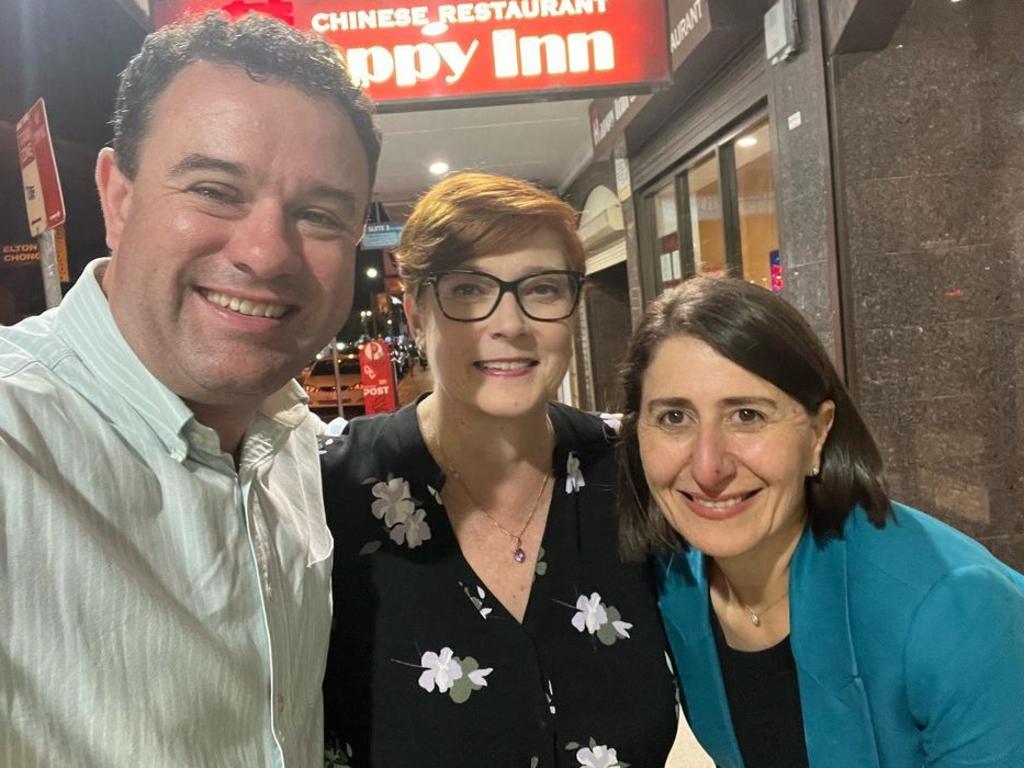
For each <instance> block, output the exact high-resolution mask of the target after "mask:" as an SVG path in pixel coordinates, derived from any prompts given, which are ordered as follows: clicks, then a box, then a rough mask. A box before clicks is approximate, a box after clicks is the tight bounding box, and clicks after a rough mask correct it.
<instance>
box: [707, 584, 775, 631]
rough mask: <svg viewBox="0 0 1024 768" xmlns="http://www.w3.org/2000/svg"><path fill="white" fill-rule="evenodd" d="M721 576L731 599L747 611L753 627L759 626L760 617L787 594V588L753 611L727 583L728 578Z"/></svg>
mask: <svg viewBox="0 0 1024 768" xmlns="http://www.w3.org/2000/svg"><path fill="white" fill-rule="evenodd" d="M722 578H723V579H724V580H725V585H726V586H727V587H728V588H729V594H730V595H732V598H733V600H735V601H736V603H737V605H739V607H740V608H742V609H743V610H744V611H746V612H747V616H748V617H749V618H750V623H751V624H753V625H754V626H755V627H760V626H761V617H762V616H764V615H765V614H766V613H768V611H769V610H770V609H772V608H774V607H775V606H776V605H778V604H779V603H781V602H782V601H783V600H785V599H786V597H788V596H789V590H788V589H787V590H786V591H785V592H783V593H782V594H781V595H780V596H779V597H777V598H775V599H774V600H772V601H771V602H770V603H768V605H766V606H765V607H764V608H762V609H761V610H760V611H755V610H754V609H753V608H751V607H750V606H749V605H747V604H746V603H744V602H743V601H742V600H740V598H739V596H738V595H737V594H736V592H735V591H734V590H733V588H732V584H730V583H729V580H728V579H726V578H725V577H724V576H723V577H722Z"/></svg>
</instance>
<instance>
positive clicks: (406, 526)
mask: <svg viewBox="0 0 1024 768" xmlns="http://www.w3.org/2000/svg"><path fill="white" fill-rule="evenodd" d="M426 517H427V513H426V511H425V510H422V509H417V510H416V511H415V512H413V513H412V514H411V515H409V516H408V517H407V518H405V520H404V521H403V522H400V523H397V524H396V525H395V526H394V527H393V528H392V529H391V534H390V536H391V540H392V541H393V542H395V544H401V543H403V541H404V542H405V543H406V544H408V545H409V549H416V547H418V546H419V545H420V544H422V543H423V542H424V541H426V540H427V539H429V538H430V526H429V525H427V522H426V519H425V518H426Z"/></svg>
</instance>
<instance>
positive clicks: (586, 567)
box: [324, 173, 676, 768]
mask: <svg viewBox="0 0 1024 768" xmlns="http://www.w3.org/2000/svg"><path fill="white" fill-rule="evenodd" d="M575 222H576V216H575V213H574V211H573V210H572V208H571V207H569V206H568V205H566V204H565V203H563V202H562V201H560V200H558V199H557V198H556V197H554V196H552V195H550V194H549V193H547V192H544V191H543V190H540V189H538V188H536V187H534V186H532V185H530V184H527V183H524V182H521V181H517V180H514V179H509V178H503V177H499V176H491V175H488V174H480V173H466V174H460V175H456V176H453V177H451V178H449V179H447V180H445V181H442V182H441V183H439V184H438V185H437V186H435V187H434V188H433V189H432V190H431V191H430V192H428V193H427V194H426V196H424V197H423V198H422V199H421V200H420V202H419V203H418V204H417V206H416V208H415V209H414V211H413V212H412V214H411V216H410V217H409V220H408V221H407V223H406V225H405V229H404V232H403V234H402V242H401V246H400V249H399V262H400V269H401V274H402V278H403V280H404V282H405V291H406V293H405V311H406V315H407V317H408V320H409V326H410V329H411V330H412V333H413V334H414V336H415V337H416V340H417V344H418V345H419V346H420V347H421V348H425V349H426V352H427V357H428V359H429V360H430V365H431V369H432V370H433V375H434V381H435V389H434V391H433V392H432V393H430V394H428V395H425V396H424V397H422V398H420V399H419V400H418V401H417V402H416V403H414V404H411V405H409V406H407V407H405V408H403V409H402V410H400V411H398V412H397V413H394V414H388V415H384V416H378V417H372V418H366V419H356V420H355V421H353V422H352V423H351V424H350V425H349V428H348V431H347V432H346V434H345V435H343V436H342V437H341V438H335V439H334V440H332V441H331V444H329V445H328V444H326V443H325V447H324V451H325V453H324V483H325V489H326V490H325V493H326V503H327V514H328V520H329V522H330V524H331V527H332V530H333V532H334V537H335V542H336V545H335V546H336V549H335V564H334V636H333V639H332V643H331V652H330V655H329V659H328V669H327V673H326V677H325V683H324V691H325V725H326V731H327V734H328V759H329V761H334V764H335V765H351V766H370V765H372V766H375V767H376V768H409V767H410V766H424V767H432V766H438V767H440V766H446V767H453V766H454V767H457V766H467V767H469V766H472V767H473V768H479V767H480V766H485V765H486V766H516V767H517V768H536V767H542V766H543V767H549V766H550V767H552V768H554V767H556V766H557V767H559V768H561V767H565V766H601V767H602V768H605V767H610V766H625V765H627V764H631V765H634V766H662V765H664V763H665V758H666V756H667V754H668V752H669V749H670V747H671V744H672V741H673V737H674V735H675V730H676V715H675V710H676V694H675V688H674V685H673V681H672V674H671V670H670V668H669V666H668V664H667V661H666V653H665V650H666V647H667V646H666V642H665V637H664V634H663V630H662V627H661V624H660V622H659V618H658V611H657V605H656V603H655V598H654V586H653V581H652V574H651V572H650V570H649V568H648V566H646V565H638V564H625V563H623V562H622V561H621V560H620V559H619V557H618V554H617V552H618V550H617V527H616V522H615V516H614V503H615V499H614V486H615V461H614V456H613V447H612V445H611V442H610V437H612V433H611V432H610V428H609V427H608V426H606V425H605V424H604V423H603V422H602V421H601V419H599V418H597V417H595V416H591V415H588V414H584V413H582V412H580V411H577V410H574V409H572V408H569V407H567V406H564V405H560V404H557V403H553V402H551V399H552V397H553V396H554V394H555V391H556V389H557V387H558V386H559V384H560V383H561V381H562V379H563V378H564V376H565V373H566V369H567V368H568V365H569V361H570V358H571V355H572V344H573V323H574V321H573V315H574V313H575V311H576V307H577V305H578V303H579V299H580V290H581V287H582V284H583V280H584V278H583V266H584V253H583V250H582V246H581V244H580V242H579V239H578V238H577V236H576V233H575Z"/></svg>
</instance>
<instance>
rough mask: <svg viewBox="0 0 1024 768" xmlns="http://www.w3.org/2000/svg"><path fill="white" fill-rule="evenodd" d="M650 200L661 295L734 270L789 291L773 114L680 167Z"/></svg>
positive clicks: (656, 279) (655, 270)
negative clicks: (774, 169) (689, 281)
mask: <svg viewBox="0 0 1024 768" xmlns="http://www.w3.org/2000/svg"><path fill="white" fill-rule="evenodd" d="M643 199H644V201H645V205H646V206H647V207H648V217H649V218H648V219H647V221H648V222H649V224H648V226H649V227H650V230H649V231H650V232H651V236H648V238H647V239H646V242H647V244H648V246H647V247H648V248H650V249H651V251H653V254H652V255H653V262H652V263H651V265H650V267H649V269H650V271H651V272H653V273H654V274H653V278H654V279H653V283H649V284H651V285H653V288H654V289H655V291H656V292H657V293H660V292H661V291H662V290H664V289H665V288H670V287H672V286H673V285H676V284H677V283H678V282H680V281H681V280H685V279H686V278H687V277H691V276H692V275H707V276H709V277H723V276H726V275H729V276H733V277H742V278H743V279H744V280H748V281H749V282H752V283H756V284H757V285H761V286H763V287H765V288H769V289H771V290H776V291H778V290H779V289H780V288H781V260H780V258H779V227H778V218H777V214H776V209H775V183H774V179H773V178H772V152H771V134H770V131H769V124H768V120H767V119H766V118H761V119H759V120H757V121H755V122H753V123H751V124H749V125H748V126H744V127H742V128H741V129H740V130H739V131H737V132H733V133H731V134H730V136H729V137H728V139H726V140H724V141H720V142H718V143H717V144H716V146H715V148H714V149H713V150H712V151H710V152H706V153H705V154H703V155H701V156H699V157H698V158H697V159H696V160H695V161H694V160H691V161H689V162H687V163H685V164H684V165H682V166H680V167H678V168H677V169H676V170H675V172H674V173H673V174H671V176H670V177H669V178H668V179H664V180H663V181H662V182H661V186H659V187H657V188H656V189H655V190H654V191H653V192H649V193H648V194H647V195H646V196H645V197H644V198H643ZM645 258H647V256H646V254H645ZM648 274H649V275H650V272H648Z"/></svg>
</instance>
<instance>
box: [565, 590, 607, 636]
mask: <svg viewBox="0 0 1024 768" xmlns="http://www.w3.org/2000/svg"><path fill="white" fill-rule="evenodd" d="M576 610H577V613H576V615H575V616H573V617H572V625H573V626H574V627H576V629H577V630H579V631H580V632H582V631H583V630H584V629H586V630H587V632H589V633H590V634H592V635H593V634H594V633H595V632H597V631H598V630H599V629H601V627H603V626H604V625H605V624H607V623H608V611H607V610H605V607H604V606H603V605H602V604H601V596H600V595H599V594H598V593H597V592H593V593H592V594H591V595H590V597H589V598H587V596H586V595H580V596H579V598H578V599H577V600H576Z"/></svg>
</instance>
